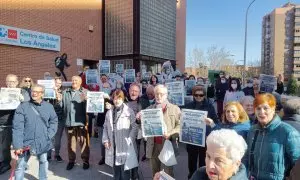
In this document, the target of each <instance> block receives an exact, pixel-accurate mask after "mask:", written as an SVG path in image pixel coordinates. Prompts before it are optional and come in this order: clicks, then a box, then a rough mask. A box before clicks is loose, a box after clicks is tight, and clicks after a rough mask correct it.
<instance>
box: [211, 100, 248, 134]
mask: <svg viewBox="0 0 300 180" xmlns="http://www.w3.org/2000/svg"><path fill="white" fill-rule="evenodd" d="M206 122H207V125H209V126H211V127H212V128H213V130H216V129H222V128H225V129H233V130H235V131H236V132H237V133H238V134H239V135H241V136H243V138H244V139H246V138H247V134H248V132H249V130H250V120H249V117H248V115H247V113H246V111H245V110H244V108H243V106H242V105H241V104H240V103H239V102H236V101H233V102H229V103H227V104H226V105H225V107H224V112H223V115H222V122H221V123H219V124H216V123H214V121H213V120H212V119H209V118H207V119H206Z"/></svg>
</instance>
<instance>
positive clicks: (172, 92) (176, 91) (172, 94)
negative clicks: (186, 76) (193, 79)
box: [166, 81, 185, 106]
mask: <svg viewBox="0 0 300 180" xmlns="http://www.w3.org/2000/svg"><path fill="white" fill-rule="evenodd" d="M166 86H167V89H168V100H169V101H170V103H172V104H176V105H178V106H184V96H185V92H184V87H183V82H182V81H175V82H168V83H166Z"/></svg>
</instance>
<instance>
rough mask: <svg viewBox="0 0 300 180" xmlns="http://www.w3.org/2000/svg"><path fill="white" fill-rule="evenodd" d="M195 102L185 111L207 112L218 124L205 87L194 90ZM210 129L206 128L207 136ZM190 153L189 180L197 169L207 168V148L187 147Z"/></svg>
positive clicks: (187, 105)
mask: <svg viewBox="0 0 300 180" xmlns="http://www.w3.org/2000/svg"><path fill="white" fill-rule="evenodd" d="M192 95H193V101H192V102H190V103H189V104H186V105H185V106H184V109H194V110H200V111H207V112H208V114H207V117H209V118H211V119H212V120H213V121H214V123H218V116H217V114H216V111H215V108H214V107H213V105H212V104H211V103H210V102H209V101H208V99H207V98H206V90H205V88H204V87H203V86H199V85H197V86H194V87H193V89H192ZM210 129H211V128H210V127H209V126H207V127H206V133H207V134H206V135H208V134H209V132H210ZM186 150H187V152H188V168H189V175H188V179H190V178H191V177H192V175H193V174H194V172H195V171H196V170H197V168H199V167H202V166H205V152H206V147H201V146H195V145H191V144H187V145H186Z"/></svg>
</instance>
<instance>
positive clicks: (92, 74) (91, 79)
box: [85, 69, 99, 84]
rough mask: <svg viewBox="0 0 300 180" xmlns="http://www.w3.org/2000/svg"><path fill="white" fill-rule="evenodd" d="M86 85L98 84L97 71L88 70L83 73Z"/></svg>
mask: <svg viewBox="0 0 300 180" xmlns="http://www.w3.org/2000/svg"><path fill="white" fill-rule="evenodd" d="M85 75H86V76H85V77H86V78H85V79H86V84H99V74H98V71H97V69H88V70H87V71H86V72H85Z"/></svg>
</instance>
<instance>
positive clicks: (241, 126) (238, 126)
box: [213, 120, 251, 140]
mask: <svg viewBox="0 0 300 180" xmlns="http://www.w3.org/2000/svg"><path fill="white" fill-rule="evenodd" d="M250 127H251V124H250V121H249V120H247V121H245V122H242V123H226V124H223V123H220V124H216V126H215V127H214V128H213V130H217V129H232V130H235V131H236V132H237V133H238V134H239V135H241V136H242V137H243V138H244V139H245V140H247V134H248V132H249V130H250Z"/></svg>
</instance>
